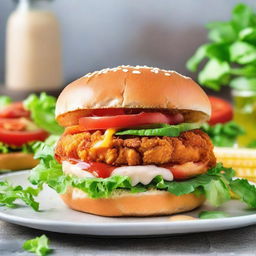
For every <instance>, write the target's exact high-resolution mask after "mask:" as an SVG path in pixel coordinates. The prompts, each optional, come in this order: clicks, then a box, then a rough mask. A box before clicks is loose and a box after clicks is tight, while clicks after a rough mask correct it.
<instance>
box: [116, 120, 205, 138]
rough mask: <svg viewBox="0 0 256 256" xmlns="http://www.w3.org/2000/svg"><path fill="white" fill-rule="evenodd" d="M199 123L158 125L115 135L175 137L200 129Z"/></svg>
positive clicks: (123, 131)
mask: <svg viewBox="0 0 256 256" xmlns="http://www.w3.org/2000/svg"><path fill="white" fill-rule="evenodd" d="M201 125H202V124H201V123H182V124H177V125H169V124H159V125H158V127H157V128H149V129H143V128H142V129H139V128H136V129H129V130H122V131H118V132H116V133H115V134H116V135H136V136H168V137H177V136H179V135H180V133H182V132H185V131H189V130H193V129H198V128H200V127H201Z"/></svg>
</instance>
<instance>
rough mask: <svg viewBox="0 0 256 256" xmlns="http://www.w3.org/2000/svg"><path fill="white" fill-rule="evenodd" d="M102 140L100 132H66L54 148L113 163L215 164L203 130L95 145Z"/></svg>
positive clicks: (64, 156) (61, 155)
mask: <svg viewBox="0 0 256 256" xmlns="http://www.w3.org/2000/svg"><path fill="white" fill-rule="evenodd" d="M102 139H103V133H102V132H101V131H95V132H94V133H89V132H81V133H77V134H72V135H71V134H63V135H62V137H61V138H60V140H59V142H58V144H57V146H56V148H55V154H56V158H57V160H59V161H60V162H61V161H63V160H70V159H78V160H82V161H85V162H90V161H91V162H102V163H106V164H109V165H114V166H121V165H149V164H155V165H165V164H171V165H174V164H183V163H187V162H203V163H205V164H206V165H207V167H208V168H210V167H212V166H214V165H215V164H216V159H215V156H214V154H213V145H212V143H211V141H210V138H209V137H208V135H207V134H205V133H204V132H202V131H201V130H192V131H187V132H183V133H181V134H180V136H179V137H131V136H130V137H128V136H127V137H125V136H113V138H112V140H111V144H110V146H109V147H107V148H100V149H98V148H93V145H95V143H97V142H98V141H100V140H102Z"/></svg>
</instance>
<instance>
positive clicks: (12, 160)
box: [0, 152, 38, 171]
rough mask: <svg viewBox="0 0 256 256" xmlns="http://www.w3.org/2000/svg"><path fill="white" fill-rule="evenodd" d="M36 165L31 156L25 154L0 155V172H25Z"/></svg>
mask: <svg viewBox="0 0 256 256" xmlns="http://www.w3.org/2000/svg"><path fill="white" fill-rule="evenodd" d="M37 164H38V160H36V159H34V158H33V155H32V154H26V153H21V152H18V153H7V154H0V170H11V171H17V170H25V169H31V168H33V167H35V166H36V165H37Z"/></svg>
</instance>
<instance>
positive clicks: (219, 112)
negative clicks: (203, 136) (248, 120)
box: [208, 96, 233, 125]
mask: <svg viewBox="0 0 256 256" xmlns="http://www.w3.org/2000/svg"><path fill="white" fill-rule="evenodd" d="M209 100H210V102H211V105H212V115H211V119H210V120H209V121H208V123H209V124H210V125H214V124H217V123H226V122H229V121H230V120H232V119H233V109H232V105H231V104H229V103H228V102H227V101H225V100H223V99H221V98H217V97H213V96H209Z"/></svg>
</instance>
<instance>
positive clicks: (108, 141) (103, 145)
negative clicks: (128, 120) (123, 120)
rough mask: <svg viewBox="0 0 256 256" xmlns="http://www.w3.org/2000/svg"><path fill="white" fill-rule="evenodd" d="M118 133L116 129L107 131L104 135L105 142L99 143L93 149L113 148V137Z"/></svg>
mask: <svg viewBox="0 0 256 256" xmlns="http://www.w3.org/2000/svg"><path fill="white" fill-rule="evenodd" d="M115 133H116V130H115V129H112V128H111V129H107V130H106V131H105V133H104V135H103V140H100V141H97V142H96V143H95V144H94V145H93V147H92V148H94V149H96V148H108V147H110V146H111V142H112V137H113V135H114V134H115Z"/></svg>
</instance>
